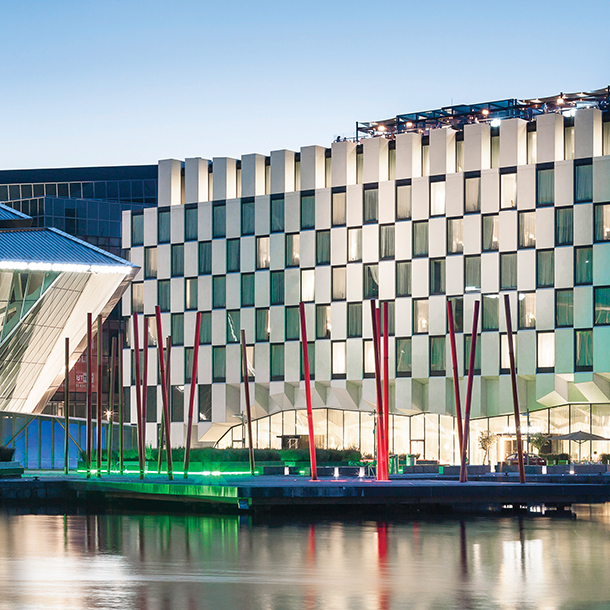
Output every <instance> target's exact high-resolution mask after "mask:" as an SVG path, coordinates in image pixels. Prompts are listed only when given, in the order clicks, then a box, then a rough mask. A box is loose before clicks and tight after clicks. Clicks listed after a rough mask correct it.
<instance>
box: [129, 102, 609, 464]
mask: <svg viewBox="0 0 610 610" xmlns="http://www.w3.org/2000/svg"><path fill="white" fill-rule="evenodd" d="M608 102H609V98H608V91H606V90H600V91H595V92H591V93H587V94H584V93H583V94H573V95H563V94H562V95H559V96H553V97H552V98H546V99H536V100H503V101H500V102H492V103H482V104H475V105H469V106H454V107H451V108H443V109H440V110H435V111H429V112H422V113H414V114H410V115H399V116H397V117H395V118H392V119H389V120H386V121H379V122H375V123H364V124H358V128H357V138H356V139H355V141H337V142H333V143H332V144H331V146H330V147H329V148H325V147H321V146H306V147H303V148H301V149H300V151H298V152H294V151H289V150H279V151H273V152H271V153H270V155H269V156H265V155H261V154H247V155H244V156H242V157H241V159H231V158H214V159H212V160H207V159H201V158H190V159H186V160H184V161H180V160H174V159H168V160H163V161H160V162H159V166H158V172H159V173H158V206H157V207H150V208H146V209H142V210H133V211H130V212H123V223H122V230H123V235H122V239H123V248H124V249H125V250H126V252H127V253H128V258H129V260H130V261H131V262H132V263H133V264H135V265H137V266H139V267H141V269H140V271H139V272H138V275H137V276H136V278H135V280H134V282H133V284H132V286H131V290H130V291H128V292H127V293H125V296H124V297H123V303H122V313H123V315H124V316H131V315H132V313H133V312H139V313H142V314H144V316H153V314H154V307H155V305H157V304H158V305H160V308H161V310H162V312H163V313H162V321H163V328H164V332H166V333H171V336H172V341H173V348H172V353H171V402H172V405H171V406H172V411H171V420H172V442H173V444H174V445H177V446H180V445H182V444H183V443H184V438H185V421H186V420H187V410H188V396H189V388H190V383H191V379H190V370H191V363H192V358H193V351H194V349H195V348H196V349H198V350H199V365H198V375H197V392H196V394H195V395H196V405H195V409H196V412H197V413H198V423H197V424H196V430H195V431H194V436H195V438H197V439H199V441H200V442H202V443H207V444H217V445H218V446H221V447H224V446H241V444H242V442H243V438H244V427H243V420H242V413H243V411H244V408H245V406H244V399H243V396H242V394H243V392H242V388H241V368H240V367H241V356H240V345H239V339H240V329H244V330H245V333H246V339H247V344H248V355H249V362H250V365H251V375H252V387H251V396H252V397H253V401H254V403H255V406H254V417H255V422H254V434H255V442H256V446H258V447H261V448H263V447H275V448H279V447H281V446H282V444H283V443H284V444H285V443H286V442H288V441H290V440H296V441H298V439H299V437H300V436H302V435H305V434H306V411H305V396H304V384H303V375H302V362H301V346H300V332H299V319H298V305H299V302H300V301H304V302H305V303H306V316H307V324H308V339H309V341H310V346H309V353H310V358H311V371H312V378H313V381H312V390H313V401H314V420H315V431H316V436H317V440H316V443H317V444H318V445H319V446H320V447H327V448H333V447H336V448H347V447H352V446H356V447H360V448H361V449H362V451H363V452H364V453H371V454H372V453H373V448H374V417H372V414H373V411H374V409H375V404H376V391H375V380H374V378H373V373H374V364H373V348H372V335H371V314H370V305H369V302H368V301H369V300H370V299H379V300H380V301H387V302H388V303H389V312H390V314H389V316H388V318H389V320H388V321H389V327H390V335H391V336H390V382H389V384H390V413H391V418H390V420H391V437H390V439H391V440H390V443H391V448H392V450H393V451H394V452H396V453H401V454H402V453H414V454H420V455H421V456H422V457H425V458H427V459H438V460H440V461H441V462H454V461H456V455H457V435H456V427H455V417H454V416H455V406H454V392H453V380H452V365H451V351H450V345H449V340H448V328H447V313H446V312H447V307H446V306H447V301H448V300H451V302H452V304H453V309H454V312H455V319H456V330H457V346H458V354H459V358H458V360H459V362H458V369H459V375H460V383H461V386H462V391H463V395H464V394H465V384H466V375H467V373H468V371H467V368H468V354H469V351H470V342H471V332H472V317H473V307H474V302H475V301H477V300H478V301H480V302H481V316H480V323H479V328H478V333H480V335H479V337H478V341H477V346H478V347H477V353H476V362H475V370H474V375H475V378H474V391H473V400H472V417H473V418H475V419H474V421H473V422H472V429H471V437H470V438H471V443H470V455H471V458H470V459H471V462H473V463H476V462H477V461H478V462H480V461H481V459H482V455H483V452H482V451H481V450H480V449H479V448H478V435H479V433H480V432H481V431H483V430H487V429H489V430H491V431H492V432H495V433H497V434H498V435H499V442H498V443H497V445H496V448H494V449H493V450H492V453H491V459H492V461H493V460H495V459H502V458H503V457H504V456H505V455H506V453H510V452H511V450H512V449H513V447H514V445H513V440H514V436H513V435H514V417H513V416H512V415H511V413H512V412H513V404H512V394H511V380H510V375H509V371H508V338H507V335H506V323H505V317H504V308H503V299H502V298H501V297H502V295H503V294H508V295H509V296H510V303H511V308H512V317H513V319H512V327H513V329H514V341H515V346H516V359H517V374H518V390H519V400H520V406H521V411H522V413H523V414H524V415H523V416H524V421H523V426H524V428H525V429H526V432H534V431H542V432H549V433H557V434H561V433H567V432H570V431H576V430H580V429H586V430H588V431H589V430H590V431H592V432H595V433H597V434H601V435H602V436H605V437H610V110H609V105H608ZM197 311H201V312H202V323H201V336H200V342H199V343H200V344H199V345H198V346H194V345H193V341H194V336H195V328H194V326H195V319H196V314H197ZM150 328H151V330H150V334H149V337H148V345H149V347H150V348H151V355H150V358H149V370H148V371H147V384H148V386H149V387H148V398H147V403H148V404H147V405H146V409H147V417H146V419H147V422H148V423H147V426H148V429H147V432H148V434H147V436H148V438H151V439H152V438H156V430H157V426H158V422H160V415H161V411H162V401H161V393H160V392H161V390H160V385H159V379H158V373H157V369H158V366H157V362H156V349H152V348H155V346H156V344H157V337H156V333H155V332H154V330H153V329H154V327H153V325H152V324H151V325H150ZM141 330H142V329H141ZM140 336H142V333H140ZM124 360H125V367H126V370H125V372H126V374H125V383H126V384H127V386H128V387H127V396H128V398H130V402H131V412H132V421H135V386H134V384H133V382H134V373H133V370H134V367H133V342H131V344H130V346H129V347H128V348H126V350H125V354H124ZM129 368H131V371H132V372H131V379H130V375H129ZM130 382H131V385H130ZM587 449H589V451H590V452H593V451H597V452H599V453H602V452H610V442H609V443H602V442H598V443H595V444H594V445H587ZM554 450H557V451H559V450H564V451H570V452H572V453H574V452H576V450H577V447H576V446H574V447H571V446H570V445H569V444H568V443H567V442H566V443H564V444H563V445H562V444H560V443H556V446H554ZM589 451H587V450H583V453H585V454H586V453H589Z"/></svg>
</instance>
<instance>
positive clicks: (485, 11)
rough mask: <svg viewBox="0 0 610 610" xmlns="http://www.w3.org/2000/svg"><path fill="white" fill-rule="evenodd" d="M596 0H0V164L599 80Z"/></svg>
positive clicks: (376, 115)
mask: <svg viewBox="0 0 610 610" xmlns="http://www.w3.org/2000/svg"><path fill="white" fill-rule="evenodd" d="M609 22H610V3H609V2H608V0H581V1H580V2H573V1H571V2H565V1H561V0H559V1H555V2H551V1H548V0H544V1H539V2H534V1H528V2H525V1H513V2H510V3H508V2H505V3H499V2H487V3H483V2H470V3H468V2H467V3H464V2H456V1H455V0H454V1H451V2H447V1H444V0H437V1H436V2H410V1H403V2H394V1H389V0H378V1H377V2H363V1H359V0H351V1H344V0H325V1H321V0H307V1H303V2H290V1H287V0H285V1H282V2H277V1H271V2H243V1H241V0H233V1H231V2H206V1H204V0H199V1H197V0H182V1H180V2H178V1H174V2H170V1H169V0H167V1H158V0H73V1H68V0H64V1H62V0H24V1H22V2H18V1H15V0H0V23H1V24H2V36H1V38H0V49H1V51H0V52H1V57H0V83H1V88H0V123H1V136H0V168H2V169H5V168H27V167H60V166H79V165H114V164H139V163H155V162H156V161H157V160H158V159H160V158H167V157H175V158H180V159H184V158H185V157H191V156H201V157H207V158H211V157H213V156H234V157H240V156H241V155H242V154H246V153H250V152H260V153H263V154H268V153H269V151H271V150H277V149H280V148H289V149H292V150H298V149H299V148H300V147H301V146H305V145H308V144H320V145H324V146H327V145H328V144H329V143H330V142H331V141H332V139H333V138H334V137H335V136H337V135H353V133H354V125H355V122H356V121H357V120H360V121H373V120H378V119H384V118H388V117H391V116H394V115H396V114H399V113H404V112H412V111H416V110H426V109H431V108H438V107H441V106H446V105H450V104H451V103H452V102H453V103H468V102H481V101H491V100H495V99H503V98H507V97H517V98H521V97H535V96H545V95H554V94H555V93H558V92H559V91H566V92H570V91H580V90H582V89H585V90H587V89H595V88H599V87H605V86H606V85H608V84H609V83H610V61H609V60H608V55H607V40H608V23H609Z"/></svg>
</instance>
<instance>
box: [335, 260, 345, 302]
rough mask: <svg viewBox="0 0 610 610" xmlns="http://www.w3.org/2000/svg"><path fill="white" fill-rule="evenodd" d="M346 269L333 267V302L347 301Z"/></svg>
mask: <svg viewBox="0 0 610 610" xmlns="http://www.w3.org/2000/svg"><path fill="white" fill-rule="evenodd" d="M346 275H347V274H346V269H345V267H333V274H332V291H333V296H332V300H333V301H345V297H346Z"/></svg>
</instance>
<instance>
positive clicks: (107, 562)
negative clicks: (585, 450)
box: [0, 506, 610, 610]
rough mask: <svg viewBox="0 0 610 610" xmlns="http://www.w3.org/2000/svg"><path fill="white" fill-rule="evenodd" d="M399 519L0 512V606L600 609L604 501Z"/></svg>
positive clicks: (607, 518)
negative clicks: (555, 509)
mask: <svg viewBox="0 0 610 610" xmlns="http://www.w3.org/2000/svg"><path fill="white" fill-rule="evenodd" d="M576 512H577V515H578V517H577V519H557V518H555V519H550V518H547V517H536V518H517V517H496V518H471V519H466V520H459V519H430V520H427V519H423V520H421V519H420V520H414V519H411V520H404V521H400V522H396V521H393V522H385V523H382V522H375V521H337V520H333V521H323V520H317V521H312V522H297V521H294V520H293V521H290V520H281V521H280V520H270V522H268V523H254V524H253V523H252V522H251V521H250V520H249V519H248V518H247V517H246V518H244V517H233V516H227V517H224V516H223V517H220V516H179V515H173V516H160V515H148V516H138V515H136V516H133V515H129V516H125V515H100V516H82V515H71V516H64V515H59V516H45V515H6V514H5V515H0V609H5V608H6V609H9V608H10V609H11V610H12V609H15V608H18V609H20V610H29V609H44V610H54V609H60V608H61V610H71V609H83V610H84V609H87V610H88V609H92V608H114V609H119V608H129V609H137V610H145V609H146V610H148V609H150V610H153V609H159V610H165V609H180V610H182V609H184V610H193V609H199V608H205V609H207V608H209V609H214V610H223V609H225V608H226V609H232V610H240V609H248V610H250V609H252V610H259V609H260V610H272V609H273V610H275V609H278V610H292V609H306V610H317V609H320V610H322V609H323V610H335V609H336V610H343V609H357V610H358V609H362V610H377V609H379V610H385V609H394V608H401V609H402V608H409V609H424V608H425V609H428V608H433V609H437V608H438V609H444V608H457V609H464V610H466V609H479V608H480V609H488V608H502V609H513V608H514V609H519V610H522V609H530V608H531V609H534V608H535V609H537V610H555V609H569V610H581V609H585V608H595V609H601V608H610V601H609V600H610V579H609V578H608V566H609V565H610V508H609V506H602V507H588V506H587V507H579V508H578V509H577V510H576Z"/></svg>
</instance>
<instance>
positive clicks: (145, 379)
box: [142, 316, 148, 464]
mask: <svg viewBox="0 0 610 610" xmlns="http://www.w3.org/2000/svg"><path fill="white" fill-rule="evenodd" d="M142 348H143V349H144V363H143V369H142V455H143V456H144V463H145V464H146V411H147V410H148V407H147V402H146V400H147V393H148V318H147V317H146V316H144V332H143V337H142Z"/></svg>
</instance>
